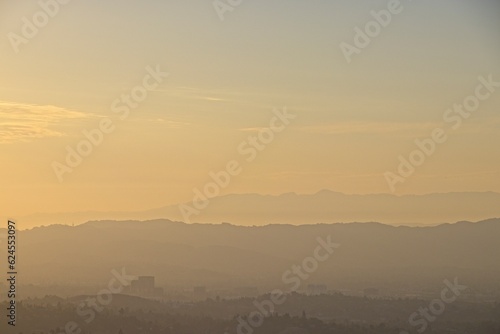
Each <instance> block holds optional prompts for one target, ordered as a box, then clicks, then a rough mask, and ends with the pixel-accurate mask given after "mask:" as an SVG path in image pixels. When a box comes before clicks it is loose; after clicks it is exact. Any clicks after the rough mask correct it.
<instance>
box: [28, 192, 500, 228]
mask: <svg viewBox="0 0 500 334" xmlns="http://www.w3.org/2000/svg"><path fill="white" fill-rule="evenodd" d="M184 205H188V206H190V207H193V204H192V203H184ZM495 217H500V194H499V193H494V192H463V193H436V194H427V195H404V196H396V195H389V194H374V195H348V194H342V193H338V192H334V191H329V190H323V191H320V192H318V193H315V194H308V195H299V194H295V193H288V194H283V195H278V196H270V195H258V194H236V195H225V196H220V197H215V198H213V199H211V200H210V202H209V205H208V206H207V207H206V208H205V209H203V210H201V211H200V212H199V214H196V215H192V216H190V217H189V221H190V222H203V223H220V222H230V223H232V224H236V225H257V226H261V225H266V224H280V223H287V224H317V223H336V222H372V221H376V222H382V223H386V224H391V225H410V226H418V225H437V224H441V223H447V222H449V223H452V222H456V221H460V220H469V221H478V220H483V219H488V218H495ZM184 218H185V217H184V216H183V215H182V214H181V211H180V209H179V206H178V205H171V206H165V207H162V208H157V209H152V210H146V211H138V212H76V213H46V214H34V215H30V216H26V217H19V223H20V226H22V227H23V228H31V227H34V226H40V225H50V224H69V225H71V224H81V223H84V222H87V221H90V220H106V219H113V220H128V219H134V220H151V219H171V220H176V221H186V220H185V219H184Z"/></svg>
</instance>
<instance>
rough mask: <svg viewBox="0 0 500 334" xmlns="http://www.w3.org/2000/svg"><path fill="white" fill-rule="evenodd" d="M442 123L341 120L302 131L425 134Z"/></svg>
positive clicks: (307, 127) (309, 127)
mask: <svg viewBox="0 0 500 334" xmlns="http://www.w3.org/2000/svg"><path fill="white" fill-rule="evenodd" d="M440 125H441V123H409V122H408V123H400V122H340V123H333V124H325V125H312V126H305V127H302V131H305V132H311V133H323V134H388V135H394V134H402V135H412V136H414V135H416V134H417V135H418V134H425V133H428V132H429V131H431V130H432V129H434V128H436V127H439V126H440Z"/></svg>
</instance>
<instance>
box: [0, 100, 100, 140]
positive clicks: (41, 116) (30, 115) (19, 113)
mask: <svg viewBox="0 0 500 334" xmlns="http://www.w3.org/2000/svg"><path fill="white" fill-rule="evenodd" d="M90 117H93V116H92V115H89V114H86V113H82V112H79V111H74V110H68V109H65V108H61V107H56V106H52V105H35V104H26V103H16V102H6V101H0V144H5V143H13V142H19V141H31V140H34V139H38V138H47V137H61V136H64V135H65V134H64V133H63V132H61V131H60V130H58V129H57V128H58V127H59V126H61V125H64V124H65V123H66V122H68V121H70V120H76V119H86V118H90Z"/></svg>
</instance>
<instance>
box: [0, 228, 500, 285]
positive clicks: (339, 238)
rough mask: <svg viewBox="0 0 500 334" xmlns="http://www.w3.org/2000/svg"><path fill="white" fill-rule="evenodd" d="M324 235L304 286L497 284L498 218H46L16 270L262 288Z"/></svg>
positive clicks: (47, 280) (67, 278)
mask: <svg viewBox="0 0 500 334" xmlns="http://www.w3.org/2000/svg"><path fill="white" fill-rule="evenodd" d="M4 233H5V232H4ZM328 236H331V239H332V241H334V242H336V243H339V244H340V245H341V246H340V247H339V248H338V249H336V250H335V252H334V253H333V254H332V255H331V257H330V258H329V259H328V261H326V262H323V263H320V265H319V269H318V270H317V271H316V272H314V273H313V274H312V275H311V277H310V278H309V279H308V280H307V284H309V283H324V284H327V285H328V287H329V288H331V289H361V288H364V287H379V288H382V289H384V288H386V287H389V286H390V287H391V289H392V290H393V291H395V290H398V289H401V290H402V291H403V290H404V291H412V290H422V289H426V288H439V287H440V286H441V285H442V281H443V279H453V278H454V277H459V278H460V280H461V281H462V282H464V284H467V285H469V286H470V287H471V289H470V291H483V292H484V291H486V290H488V291H495V289H496V291H497V292H498V291H499V290H498V288H499V282H500V262H499V261H498V257H499V255H500V244H499V243H498V240H500V219H492V220H487V221H482V222H478V223H469V222H460V223H456V224H444V225H440V226H437V227H392V226H388V225H382V224H378V223H363V224H362V223H351V224H319V225H302V226H293V225H269V226H264V227H242V226H234V225H230V224H221V225H210V224H184V223H179V222H172V221H167V220H156V221H146V222H138V221H124V222H116V221H100V222H89V223H86V224H83V225H80V226H75V227H70V226H50V227H42V228H35V229H32V230H28V231H22V232H20V233H19V240H20V242H19V244H20V248H19V256H20V259H22V260H21V261H20V262H19V271H20V272H21V273H22V275H23V276H22V277H23V283H37V284H52V283H58V284H80V285H89V284H97V285H99V284H102V285H104V284H106V282H107V281H108V280H109V278H110V271H111V270H112V269H120V268H122V267H125V268H126V269H127V272H128V273H130V274H134V275H155V276H156V278H157V282H158V283H159V284H160V285H162V286H167V287H168V286H170V287H175V286H182V287H192V286H195V285H206V286H209V287H213V288H218V287H237V286H257V287H259V288H260V289H261V290H265V289H267V288H273V287H276V286H281V285H282V281H281V277H282V274H283V272H285V271H286V270H287V269H289V268H290V267H291V266H292V265H293V264H300V263H302V261H303V260H304V258H306V257H309V256H312V255H313V252H314V250H315V248H316V247H317V246H318V242H317V240H316V239H317V238H318V237H321V238H323V239H326V238H327V237H328ZM3 242H4V241H1V242H0V243H3ZM0 247H1V249H2V252H3V251H4V248H5V247H3V246H0Z"/></svg>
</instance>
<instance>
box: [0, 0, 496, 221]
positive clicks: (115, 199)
mask: <svg viewBox="0 0 500 334" xmlns="http://www.w3.org/2000/svg"><path fill="white" fill-rule="evenodd" d="M46 1H48V0H46ZM49 2H50V1H49ZM387 3H388V2H387V1H352V0H341V1H340V0H335V1H333V0H331V1H326V0H323V1H298V0H288V1H282V0H281V1H250V0H243V2H242V4H241V5H239V6H237V7H236V8H234V10H233V11H232V12H226V13H225V16H224V17H225V20H224V21H221V20H220V19H219V16H218V14H217V12H216V11H215V9H214V7H213V5H212V1H210V0H203V1H200V0H196V1H194V0H191V1H159V0H157V1H152V0H150V1H130V0H128V1H125V0H120V1H118V0H107V1H103V0H99V1H98V0H73V1H71V2H69V3H68V4H66V5H61V6H60V10H59V12H58V13H57V14H56V15H54V17H53V18H50V20H49V22H48V24H47V25H46V26H45V27H43V28H41V29H39V32H38V33H37V34H36V36H34V37H33V38H31V39H29V41H28V43H26V44H22V45H20V46H19V52H18V53H16V52H14V49H13V47H12V45H11V42H10V41H9V37H8V36H9V33H15V34H18V35H21V34H22V32H21V30H22V26H23V24H24V23H23V17H26V18H27V19H28V20H31V18H32V17H33V15H34V14H35V13H37V12H39V11H40V5H39V4H38V2H37V1H32V0H29V1H22V2H19V1H13V0H2V1H0V34H1V36H2V38H1V39H0V157H1V160H0V175H1V178H0V189H1V193H0V202H1V203H2V211H5V212H6V213H5V214H10V215H12V216H14V215H24V214H29V213H33V212H55V211H86V210H106V211H108V210H121V211H123V210H138V209H147V208H153V207H159V206H163V205H166V204H174V203H178V202H184V201H189V200H191V198H192V191H193V188H195V187H201V186H203V185H204V184H205V183H206V182H207V181H208V180H209V177H208V173H209V172H210V171H218V170H221V169H223V168H224V166H225V165H226V163H227V162H228V161H230V160H233V159H234V160H238V161H244V159H243V158H242V156H241V155H240V154H239V153H238V150H237V148H238V146H239V145H240V143H242V142H243V141H244V140H245V139H246V138H247V137H248V136H249V135H252V134H254V133H255V131H258V130H259V129H261V128H263V127H267V126H268V125H269V122H270V120H271V119H272V117H273V113H272V111H273V108H282V107H287V109H288V111H289V112H290V113H293V114H295V115H297V118H296V119H295V120H293V122H292V123H291V124H290V126H288V127H287V128H286V129H285V130H284V131H283V132H281V133H279V134H276V137H275V140H274V141H273V142H271V143H270V144H269V145H268V146H267V147H266V148H265V150H263V151H262V152H260V153H259V155H258V157H257V158H256V159H255V161H253V162H252V163H242V166H243V172H242V173H241V175H239V176H237V177H235V178H234V179H233V180H232V182H231V184H230V185H229V186H228V187H227V188H226V189H224V190H223V193H246V192H257V193H273V194H277V193H283V192H290V191H294V192H299V193H310V192H316V191H318V190H320V189H324V188H328V189H332V190H336V191H340V192H346V193H389V192H390V191H391V190H390V188H389V187H388V184H387V182H386V179H385V178H384V173H385V172H386V171H395V170H396V169H397V167H398V156H399V155H403V156H408V155H409V154H410V152H412V150H414V149H415V147H416V146H415V143H414V140H415V139H416V138H424V137H427V136H429V135H430V133H431V132H432V130H433V129H434V128H436V127H439V126H442V124H443V114H444V113H445V111H446V110H447V109H448V108H449V107H451V106H453V104H454V103H462V101H463V100H464V99H465V98H466V97H467V96H469V95H471V94H473V93H474V89H475V87H476V86H477V85H478V83H479V82H478V77H479V76H481V75H482V76H484V77H487V76H488V75H490V74H492V75H493V78H496V80H497V81H500V63H499V59H500V38H499V34H500V20H499V17H500V3H499V2H498V1H493V0H491V1H465V0H441V1H431V0H419V1H409V0H403V1H402V8H403V11H402V12H401V13H400V14H397V15H395V16H394V17H393V19H392V22H391V23H390V24H389V25H388V26H387V27H385V28H383V29H382V31H381V33H380V35H379V36H377V37H374V38H373V39H372V41H371V44H370V45H369V46H368V47H366V48H365V49H363V50H362V51H361V53H360V54H358V55H354V56H353V59H352V62H351V63H349V64H348V62H347V61H346V59H345V57H344V55H343V53H342V51H341V49H340V47H339V45H340V43H342V42H347V43H350V44H353V41H354V35H355V33H354V28H355V27H356V26H359V27H362V28H364V25H365V24H366V23H367V22H369V21H371V20H373V17H372V16H371V14H370V11H372V10H377V11H378V10H381V9H384V8H387ZM11 36H12V35H11ZM148 66H150V67H152V68H155V67H156V66H159V67H160V68H161V69H162V70H164V71H166V72H168V73H169V76H168V77H167V78H166V79H165V80H164V81H163V82H162V83H161V85H160V86H159V87H158V88H156V89H155V90H154V91H151V92H150V93H149V94H148V97H147V99H145V101H143V102H142V103H140V105H139V107H138V108H137V109H134V110H132V111H131V113H130V117H128V118H127V119H125V120H123V121H122V120H120V118H119V115H117V114H116V113H113V111H112V109H111V104H112V103H113V101H114V100H116V99H117V98H120V96H121V94H126V93H129V92H130V90H131V89H132V88H133V87H134V86H136V85H138V84H141V83H142V80H143V77H144V76H145V75H146V74H147V71H146V67H148ZM499 106H500V89H499V90H498V92H497V93H496V94H494V95H493V96H492V97H491V98H489V99H488V100H486V101H485V102H483V103H482V104H481V106H480V108H479V110H478V111H476V112H474V113H473V115H472V116H471V117H470V118H469V119H467V120H465V121H464V122H463V124H462V125H461V126H460V127H459V128H458V129H457V130H451V129H450V131H449V132H448V136H449V138H448V140H447V141H446V143H444V144H442V145H440V146H439V147H438V148H437V150H436V152H435V154H434V155H432V156H431V157H430V158H428V159H427V160H426V162H425V163H424V164H423V165H422V166H420V167H418V168H417V170H416V171H415V173H414V175H412V176H411V177H410V178H408V179H407V181H406V182H405V183H404V184H400V185H398V186H397V191H396V193H398V194H407V193H429V192H448V191H499V192H500V175H499V174H500V154H499V153H500V146H499V145H498V143H499V142H500V131H499V130H500V115H499V114H498V112H499ZM105 117H109V118H111V119H112V120H113V124H114V125H115V126H116V129H115V131H114V132H112V133H110V134H106V135H105V137H104V142H103V144H102V145H100V146H99V147H96V148H95V149H94V151H93V152H92V154H90V155H89V156H88V157H86V158H85V159H84V161H83V163H82V164H81V165H80V166H79V167H77V168H75V169H74V171H73V172H72V173H71V174H69V173H68V174H65V175H64V181H63V182H59V180H58V178H57V177H56V175H55V173H54V171H53V168H52V166H51V164H52V162H53V161H59V162H62V163H63V162H64V160H65V158H66V146H67V145H70V146H72V147H75V146H76V145H77V144H78V143H79V142H80V141H81V140H82V139H84V138H85V137H84V136H83V134H82V131H83V130H84V129H87V130H90V129H95V128H97V127H98V125H99V122H100V121H101V120H102V119H103V118H105ZM446 129H449V127H446Z"/></svg>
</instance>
